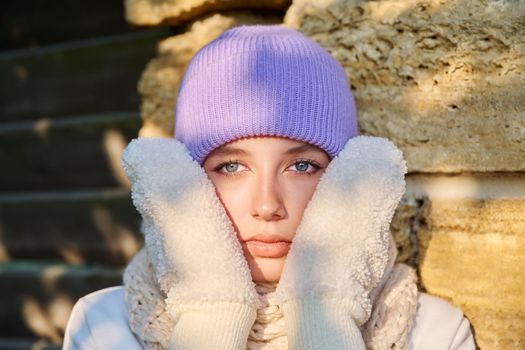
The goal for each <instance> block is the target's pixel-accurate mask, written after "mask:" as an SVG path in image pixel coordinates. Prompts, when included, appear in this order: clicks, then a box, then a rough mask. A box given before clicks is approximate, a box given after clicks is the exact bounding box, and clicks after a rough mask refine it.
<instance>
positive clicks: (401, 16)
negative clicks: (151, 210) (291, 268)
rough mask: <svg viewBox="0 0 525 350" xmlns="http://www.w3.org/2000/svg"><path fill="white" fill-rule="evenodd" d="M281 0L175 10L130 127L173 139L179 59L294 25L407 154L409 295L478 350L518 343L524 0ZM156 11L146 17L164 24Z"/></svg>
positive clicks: (522, 343) (368, 125) (398, 221)
mask: <svg viewBox="0 0 525 350" xmlns="http://www.w3.org/2000/svg"><path fill="white" fill-rule="evenodd" d="M145 2H148V1H146V0H144V1H142V2H141V3H145ZM149 2H151V3H158V1H149ZM135 3H138V1H137V2H135ZM165 3H166V4H168V3H169V1H165ZM133 4H134V2H131V1H128V2H127V5H128V8H127V13H128V14H129V13H132V12H133V11H134V10H135V9H133ZM281 5H282V6H283V7H281V8H282V9H284V10H285V11H286V12H285V13H283V14H281V13H280V12H275V14H272V13H271V12H269V13H265V14H260V12H259V11H254V10H251V11H250V10H247V9H245V10H243V11H237V12H231V11H230V12H227V11H226V10H227V9H228V10H229V8H227V7H223V8H220V6H219V7H214V8H209V9H208V10H209V11H207V12H206V11H204V12H201V13H199V14H198V15H196V16H194V17H193V18H190V17H191V16H190V17H184V18H182V19H181V20H183V21H184V23H185V24H184V27H180V28H182V30H181V32H182V33H181V34H179V35H176V36H174V37H172V38H169V39H166V40H164V41H163V42H161V43H160V44H159V50H158V52H159V54H158V57H157V58H155V59H154V60H152V61H151V62H150V64H149V65H148V66H147V67H146V69H145V71H144V74H143V76H142V78H141V80H140V82H139V89H140V92H141V94H142V96H143V100H142V117H143V118H144V126H143V128H142V130H141V134H142V135H143V136H166V137H171V136H172V134H173V118H172V116H173V108H174V103H175V99H176V90H177V87H178V83H179V81H180V78H181V76H182V73H183V72H184V68H185V65H186V64H187V62H188V61H189V59H190V58H191V56H192V54H193V53H194V52H196V50H198V49H199V48H200V47H202V46H203V45H204V44H206V43H207V42H209V41H211V40H212V39H213V38H215V37H216V36H217V35H219V34H220V33H221V32H222V31H224V30H226V29H227V28H230V27H231V26H234V25H237V24H241V23H254V22H255V23H275V22H279V21H281V22H283V23H284V24H285V25H287V26H290V27H293V28H296V29H297V30H299V31H301V32H303V33H304V34H306V35H308V36H310V37H311V38H313V39H314V40H316V41H317V42H318V43H319V44H320V45H322V46H323V47H325V48H326V49H327V50H328V51H329V52H330V53H331V54H332V55H333V56H334V57H335V58H336V59H338V60H339V61H340V62H341V64H342V65H343V67H344V69H345V71H346V73H347V77H348V81H349V84H350V87H351V89H352V91H353V93H354V96H355V98H356V103H357V107H358V113H359V117H358V118H359V129H360V133H361V134H367V135H376V136H382V137H387V138H389V139H390V140H392V141H393V142H394V143H395V144H396V145H397V146H398V147H400V148H401V149H402V151H403V153H404V155H405V158H406V159H407V163H408V167H409V173H408V175H407V192H406V194H405V196H404V198H403V200H402V201H401V203H400V205H399V206H398V209H397V212H396V215H395V217H394V220H393V222H392V231H393V233H394V236H395V239H396V242H397V244H398V248H399V251H400V254H399V256H398V260H399V261H404V262H407V263H409V264H411V265H413V266H415V267H417V269H418V273H419V277H420V281H419V282H420V288H421V290H423V291H425V292H427V293H430V294H433V295H437V296H439V297H442V298H444V299H446V300H448V301H450V302H451V303H453V304H454V305H456V306H458V307H460V308H461V309H462V310H463V311H464V312H465V315H466V317H467V318H468V319H469V320H470V322H471V324H472V326H473V331H474V334H475V338H476V342H477V345H478V346H479V348H481V349H523V348H525V340H524V339H525V298H524V296H525V255H524V254H523V252H524V251H525V215H524V214H523V213H524V212H525V174H524V170H525V161H524V160H525V89H524V87H525V74H524V73H525V3H523V2H519V1H511V0H499V1H487V0H485V1H481V0H472V1H466V0H440V1H438V0H426V1H421V0H397V1H395V0H392V1H387V0H380V1H360V0H346V1H344V0H325V1H313V0H295V1H293V2H292V4H291V5H290V6H289V7H288V4H281ZM166 6H167V5H166ZM168 12H169V11H167V12H166V13H165V15H164V17H162V16H161V17H162V18H160V19H157V20H156V22H155V23H168V22H171V23H176V22H177V20H176V16H175V17H174V16H173V13H172V12H171V13H168ZM203 13H204V14H203ZM253 13H257V14H258V16H255V15H254V14H253ZM128 19H131V20H132V18H131V17H130V16H128ZM136 24H137V25H144V24H146V23H145V22H144V21H138V20H137V22H136ZM149 24H154V23H153V22H150V23H149Z"/></svg>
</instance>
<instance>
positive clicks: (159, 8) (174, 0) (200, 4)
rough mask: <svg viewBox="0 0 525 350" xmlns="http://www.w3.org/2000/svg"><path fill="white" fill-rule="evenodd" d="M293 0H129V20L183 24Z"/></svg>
mask: <svg viewBox="0 0 525 350" xmlns="http://www.w3.org/2000/svg"><path fill="white" fill-rule="evenodd" d="M289 5H290V0H263V1H259V0H248V1H239V0H237V1H227V0H191V1H186V0H163V1H159V0H125V9H126V20H127V21H128V22H129V23H132V24H135V25H142V26H143V25H147V26H151V25H158V24H171V25H175V24H179V23H181V22H185V21H188V20H192V19H194V18H196V17H198V16H200V15H203V14H205V13H208V12H212V11H224V10H232V9H237V10H240V9H245V10H246V9H258V10H259V11H260V10H263V9H274V10H277V9H285V8H287V7H288V6H289Z"/></svg>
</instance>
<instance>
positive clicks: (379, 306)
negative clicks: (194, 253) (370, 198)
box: [124, 240, 418, 350]
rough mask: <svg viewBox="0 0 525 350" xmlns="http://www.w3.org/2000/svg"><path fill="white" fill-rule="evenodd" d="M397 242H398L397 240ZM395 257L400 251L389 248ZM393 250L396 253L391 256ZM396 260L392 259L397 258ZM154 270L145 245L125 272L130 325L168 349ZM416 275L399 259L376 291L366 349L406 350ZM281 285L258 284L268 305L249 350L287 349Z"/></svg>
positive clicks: (167, 325) (149, 345)
mask: <svg viewBox="0 0 525 350" xmlns="http://www.w3.org/2000/svg"><path fill="white" fill-rule="evenodd" d="M392 242H393V240H392ZM390 252H391V258H392V257H393V258H394V259H395V256H396V255H397V249H396V248H395V246H394V247H393V249H390ZM392 252H393V254H392ZM394 259H391V261H394ZM154 276H155V274H154V272H153V268H152V266H151V262H150V260H149V258H148V255H147V252H146V250H145V249H144V248H143V249H142V250H141V251H140V252H138V253H137V255H136V256H135V257H134V258H133V260H132V261H131V262H130V263H129V264H128V266H127V267H126V270H125V272H124V287H125V299H126V304H127V306H128V313H129V323H130V327H131V329H132V331H133V332H134V333H135V334H136V335H137V336H138V338H139V340H140V342H141V343H142V345H143V347H144V348H145V349H166V348H167V344H168V340H169V336H170V334H171V330H172V329H173V327H174V326H175V324H174V322H173V320H172V319H171V316H170V314H169V312H168V311H167V310H166V303H165V298H166V295H165V294H164V293H162V291H161V290H160V287H159V284H158V283H157V282H156V281H155V277H154ZM416 281H417V277H416V273H415V271H414V268H412V267H410V266H408V265H405V264H402V263H397V264H394V265H393V266H392V267H391V268H390V269H389V273H388V274H386V275H385V278H384V279H383V283H382V284H381V285H380V286H378V288H376V289H375V290H374V292H373V295H372V300H374V303H373V305H374V307H373V309H372V314H371V317H370V319H369V320H368V322H366V323H365V324H364V325H363V326H362V327H361V334H362V336H363V339H364V341H365V344H366V348H367V349H373V350H380V349H381V350H384V349H396V350H398V349H399V350H400V349H406V348H407V344H408V334H409V331H410V329H411V327H412V321H413V318H414V315H415V311H416V306H417V296H418V291H417V285H416ZM276 287H277V284H267V283H257V284H256V289H257V292H258V293H259V295H261V297H262V300H263V301H264V303H265V306H264V307H263V308H260V309H258V310H257V319H256V321H255V323H254V325H253V327H252V329H251V331H250V335H249V338H248V343H247V349H250V350H263V349H264V350H266V349H276V350H277V349H279V350H281V349H288V341H287V338H286V325H285V322H284V318H283V315H282V313H281V310H280V309H279V306H278V305H277V300H276V299H275V288H276Z"/></svg>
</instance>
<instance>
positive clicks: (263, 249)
mask: <svg viewBox="0 0 525 350" xmlns="http://www.w3.org/2000/svg"><path fill="white" fill-rule="evenodd" d="M242 245H243V248H246V249H247V250H248V251H249V252H250V254H251V255H253V256H258V257H262V258H282V257H283V256H285V255H286V254H288V251H289V250H290V246H291V242H290V241H289V240H288V239H286V238H284V237H282V236H279V235H264V234H258V235H255V236H253V237H251V238H250V239H247V240H245V241H243V242H242Z"/></svg>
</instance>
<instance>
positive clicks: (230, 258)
mask: <svg viewBox="0 0 525 350" xmlns="http://www.w3.org/2000/svg"><path fill="white" fill-rule="evenodd" d="M122 165H123V167H124V169H125V171H126V174H127V176H128V177H129V179H130V181H131V183H132V187H131V195H132V199H133V203H134V205H135V207H136V208H137V210H138V211H139V212H140V214H141V215H142V217H143V219H144V222H143V230H144V235H145V244H146V249H147V252H148V255H149V257H150V259H151V261H152V265H153V268H154V270H155V274H156V278H157V280H158V282H159V284H160V287H161V289H162V290H163V291H164V292H165V293H166V295H167V299H166V304H167V308H168V310H169V311H170V313H171V315H172V317H173V319H174V321H175V323H176V325H175V329H174V330H173V334H172V336H171V340H170V345H169V347H170V348H171V349H228V350H231V349H243V350H244V349H245V348H246V342H247V339H248V334H249V332H250V329H251V327H252V325H253V323H254V321H255V319H256V316H257V308H258V307H260V306H261V300H260V298H259V296H258V294H257V291H256V289H255V284H254V283H253V281H252V278H251V275H250V270H249V267H248V263H247V262H246V259H245V258H244V255H243V252H242V248H241V245H240V243H239V241H238V240H237V237H236V235H235V232H234V228H233V226H232V224H231V221H230V220H229V218H228V216H227V214H226V211H225V210H224V207H223V206H222V204H221V203H220V200H219V198H218V196H217V195H216V192H215V188H214V186H213V184H212V183H211V181H210V180H209V178H208V177H207V175H206V173H205V172H204V170H203V169H202V167H200V166H199V164H198V163H197V162H195V161H194V160H193V159H192V158H191V156H190V153H189V151H188V150H187V148H186V147H185V145H184V144H182V143H181V142H180V141H178V140H175V139H168V138H138V139H134V140H132V141H131V142H130V143H129V145H128V146H127V147H126V149H125V151H124V153H123V155H122Z"/></svg>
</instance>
